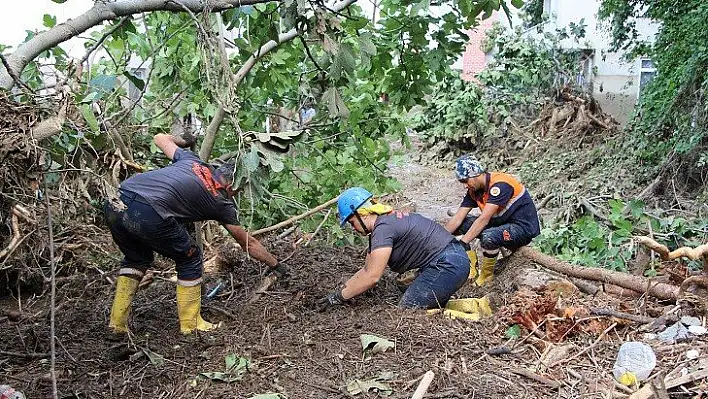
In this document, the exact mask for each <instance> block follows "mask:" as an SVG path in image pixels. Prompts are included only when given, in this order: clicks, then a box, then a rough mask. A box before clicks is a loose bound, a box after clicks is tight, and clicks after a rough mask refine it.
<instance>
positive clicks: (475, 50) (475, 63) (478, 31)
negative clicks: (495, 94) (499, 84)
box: [462, 12, 499, 81]
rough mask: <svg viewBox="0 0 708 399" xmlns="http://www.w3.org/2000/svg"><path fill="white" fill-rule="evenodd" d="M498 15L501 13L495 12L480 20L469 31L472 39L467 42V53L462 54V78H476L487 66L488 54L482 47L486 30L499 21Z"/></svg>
mask: <svg viewBox="0 0 708 399" xmlns="http://www.w3.org/2000/svg"><path fill="white" fill-rule="evenodd" d="M498 16H499V14H498V13H496V12H495V13H494V14H492V16H491V17H489V18H487V19H484V20H482V21H480V24H479V25H478V26H477V27H475V28H474V29H471V30H470V31H469V32H468V34H469V36H470V41H469V42H468V43H467V46H466V47H465V53H464V54H463V56H462V79H464V80H468V81H470V80H474V79H475V75H477V74H478V73H480V72H482V71H483V70H484V68H485V67H486V66H487V55H486V54H485V53H484V51H482V49H481V48H480V47H481V45H482V41H483V40H484V38H485V36H486V31H487V30H488V29H489V28H491V27H492V24H494V22H495V21H497V19H498Z"/></svg>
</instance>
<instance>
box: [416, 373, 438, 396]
mask: <svg viewBox="0 0 708 399" xmlns="http://www.w3.org/2000/svg"><path fill="white" fill-rule="evenodd" d="M433 378H435V373H433V372H432V371H431V370H428V371H426V372H425V374H424V375H423V379H422V380H420V384H418V388H416V389H415V392H413V396H411V399H423V396H425V393H426V392H428V388H429V387H430V383H431V382H433Z"/></svg>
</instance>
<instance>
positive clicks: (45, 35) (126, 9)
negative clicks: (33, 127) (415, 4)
mask: <svg viewBox="0 0 708 399" xmlns="http://www.w3.org/2000/svg"><path fill="white" fill-rule="evenodd" d="M270 1H271V0H115V1H112V2H103V1H97V2H95V3H94V5H93V7H91V8H90V9H89V10H88V11H86V12H85V13H83V14H81V15H79V16H78V17H76V18H74V19H70V20H68V21H66V22H64V23H61V24H59V25H57V26H55V27H53V28H51V29H49V30H47V31H45V32H40V33H38V34H37V35H36V36H34V37H33V38H32V39H30V40H29V41H27V42H25V43H23V44H21V45H20V46H19V47H18V48H17V50H15V51H14V52H13V53H12V54H10V56H8V57H7V62H8V64H9V65H10V68H11V69H12V72H13V73H14V74H15V75H16V76H21V75H22V71H23V70H24V69H25V67H26V66H27V64H29V63H30V62H32V60H34V59H35V58H36V57H37V56H38V55H39V54H41V53H42V52H44V51H46V50H49V49H51V48H52V47H54V46H56V45H58V44H60V43H63V42H65V41H67V40H69V39H71V38H72V37H75V36H78V35H80V34H81V33H83V32H86V31H87V30H88V29H90V28H92V27H94V26H96V25H99V24H101V23H103V22H104V21H109V20H114V19H117V18H120V17H124V16H128V15H133V14H139V13H143V12H150V11H173V12H184V11H185V10H184V8H185V7H186V8H187V9H189V10H190V11H192V12H195V13H196V12H202V11H203V10H204V9H209V10H210V11H213V12H217V11H223V10H228V9H231V8H236V7H240V6H245V5H252V4H259V3H269V2H270ZM352 2H353V1H352ZM349 4H351V2H350V3H349ZM340 10H341V9H340ZM14 85H15V81H14V80H13V79H12V76H11V75H10V74H9V73H8V71H7V70H5V68H2V70H0V87H3V88H5V89H8V90H9V89H11V88H12V87H13V86H14Z"/></svg>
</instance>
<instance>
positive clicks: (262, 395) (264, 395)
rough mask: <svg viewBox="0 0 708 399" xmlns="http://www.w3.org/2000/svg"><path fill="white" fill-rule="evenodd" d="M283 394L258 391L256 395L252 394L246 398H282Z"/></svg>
mask: <svg viewBox="0 0 708 399" xmlns="http://www.w3.org/2000/svg"><path fill="white" fill-rule="evenodd" d="M284 397H285V396H283V395H281V394H279V393H259V394H258V395H253V396H251V397H250V398H248V399H283V398H284Z"/></svg>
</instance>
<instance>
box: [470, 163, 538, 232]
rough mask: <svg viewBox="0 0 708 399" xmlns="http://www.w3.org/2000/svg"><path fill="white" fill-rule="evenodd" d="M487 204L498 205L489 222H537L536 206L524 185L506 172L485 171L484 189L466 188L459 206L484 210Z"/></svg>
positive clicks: (535, 223) (496, 223) (493, 223)
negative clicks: (473, 189) (475, 190)
mask: <svg viewBox="0 0 708 399" xmlns="http://www.w3.org/2000/svg"><path fill="white" fill-rule="evenodd" d="M487 204H495V205H498V206H499V210H497V212H496V213H495V214H494V215H493V216H492V220H491V221H490V223H491V224H492V225H500V224H504V223H509V222H517V223H523V224H526V223H531V224H534V225H537V224H538V214H537V213H536V206H535V205H534V203H533V200H532V199H531V195H529V193H528V191H527V190H526V187H524V185H523V184H521V183H520V182H519V181H518V180H517V179H516V178H515V177H514V176H512V175H510V174H507V173H499V172H491V173H486V184H485V187H484V189H482V190H479V191H477V192H474V191H472V190H471V189H468V190H467V194H466V195H465V198H464V199H463V200H462V204H460V207H464V208H479V209H480V210H482V211H483V210H484V207H485V206H486V205H487Z"/></svg>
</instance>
